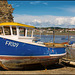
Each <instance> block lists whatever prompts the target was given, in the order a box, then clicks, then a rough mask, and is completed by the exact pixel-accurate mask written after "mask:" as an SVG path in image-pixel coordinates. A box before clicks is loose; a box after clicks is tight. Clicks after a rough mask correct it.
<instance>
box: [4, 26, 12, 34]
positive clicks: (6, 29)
mask: <svg viewBox="0 0 75 75" xmlns="http://www.w3.org/2000/svg"><path fill="white" fill-rule="evenodd" d="M4 32H5V35H11V32H10V27H9V26H4Z"/></svg>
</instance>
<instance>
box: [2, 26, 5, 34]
mask: <svg viewBox="0 0 75 75" xmlns="http://www.w3.org/2000/svg"><path fill="white" fill-rule="evenodd" d="M2 29H3V35H5V32H4V26H2Z"/></svg>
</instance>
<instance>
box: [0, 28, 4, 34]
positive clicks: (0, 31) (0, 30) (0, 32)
mask: <svg viewBox="0 0 75 75" xmlns="http://www.w3.org/2000/svg"><path fill="white" fill-rule="evenodd" d="M0 35H3V30H2V27H0Z"/></svg>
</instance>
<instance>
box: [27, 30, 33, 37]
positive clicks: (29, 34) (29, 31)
mask: <svg viewBox="0 0 75 75" xmlns="http://www.w3.org/2000/svg"><path fill="white" fill-rule="evenodd" d="M31 34H32V30H31V29H28V31H27V36H28V37H31Z"/></svg>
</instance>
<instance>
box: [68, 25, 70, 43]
mask: <svg viewBox="0 0 75 75" xmlns="http://www.w3.org/2000/svg"><path fill="white" fill-rule="evenodd" d="M69 41H70V38H69V25H68V43H69Z"/></svg>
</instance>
